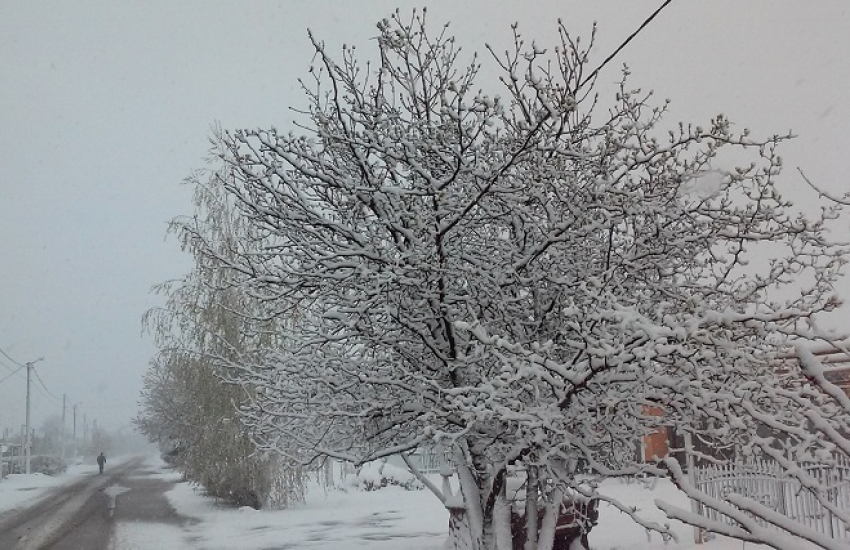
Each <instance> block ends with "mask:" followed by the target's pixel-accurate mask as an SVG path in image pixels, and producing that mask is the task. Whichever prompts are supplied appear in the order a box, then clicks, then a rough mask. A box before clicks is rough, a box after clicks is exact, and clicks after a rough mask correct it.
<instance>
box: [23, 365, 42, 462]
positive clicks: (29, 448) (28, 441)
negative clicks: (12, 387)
mask: <svg viewBox="0 0 850 550" xmlns="http://www.w3.org/2000/svg"><path fill="white" fill-rule="evenodd" d="M42 359H44V358H43V357H39V358H38V359H36V360H35V361H28V362H27V364H26V367H27V419H26V421H27V424H26V426H27V427H26V443H25V445H26V453H27V461H26V473H30V455H31V454H32V435H31V432H30V401H31V399H30V384H31V379H32V366H33V365H34V364H36V363H38V362H39V361H41V360H42Z"/></svg>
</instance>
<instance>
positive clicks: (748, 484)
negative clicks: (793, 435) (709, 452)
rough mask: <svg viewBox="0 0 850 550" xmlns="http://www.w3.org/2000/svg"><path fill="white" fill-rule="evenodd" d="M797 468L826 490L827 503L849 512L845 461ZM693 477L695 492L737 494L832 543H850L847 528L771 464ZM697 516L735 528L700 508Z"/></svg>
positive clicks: (704, 471)
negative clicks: (839, 540) (830, 464)
mask: <svg viewBox="0 0 850 550" xmlns="http://www.w3.org/2000/svg"><path fill="white" fill-rule="evenodd" d="M800 466H801V468H802V469H803V470H805V472H806V473H807V474H808V475H809V476H810V477H812V478H814V479H816V480H817V481H818V483H819V485H821V486H822V487H826V498H827V501H828V502H829V503H831V504H833V505H835V507H836V508H838V509H840V510H848V511H850V461H848V460H847V458H846V457H843V458H839V459H838V460H837V463H836V465H834V466H822V465H814V464H811V465H808V464H801V465H800ZM695 477H696V485H697V488H698V489H699V490H701V491H703V492H705V493H707V494H708V495H710V496H712V497H715V498H719V499H723V498H724V497H726V496H727V495H728V494H729V493H737V494H739V495H743V496H746V497H748V498H751V499H753V500H755V501H756V502H759V503H761V504H762V505H764V506H766V507H768V508H770V509H772V510H775V511H776V512H778V513H780V514H782V515H784V516H786V517H788V518H789V519H791V520H793V521H796V522H798V523H800V524H802V525H805V526H806V527H809V528H811V529H813V530H815V531H818V532H820V533H824V534H825V535H828V536H830V537H832V538H834V539H844V540H850V530H848V527H850V526H847V525H846V524H845V523H844V522H843V521H842V520H841V519H840V518H838V517H836V516H835V514H833V513H832V512H831V511H830V510H829V509H827V508H826V507H824V506H823V504H821V503H820V502H819V501H818V499H817V498H815V495H814V493H813V492H812V490H811V489H807V488H806V487H803V486H802V485H801V484H800V482H799V481H798V480H797V479H796V478H793V477H790V476H789V475H788V474H787V473H785V472H784V470H783V469H782V468H781V467H780V466H779V464H777V463H775V462H772V461H762V460H760V461H753V462H749V463H747V464H730V465H726V466H708V467H700V468H697V469H696V476H695ZM700 513H701V514H702V515H703V516H705V517H707V518H709V519H712V520H716V521H721V522H724V523H729V524H733V525H734V524H736V522H735V521H734V520H733V519H732V518H730V517H728V516H726V515H724V514H721V513H720V512H718V511H717V510H714V509H711V508H707V507H704V506H701V507H700ZM756 519H757V518H756Z"/></svg>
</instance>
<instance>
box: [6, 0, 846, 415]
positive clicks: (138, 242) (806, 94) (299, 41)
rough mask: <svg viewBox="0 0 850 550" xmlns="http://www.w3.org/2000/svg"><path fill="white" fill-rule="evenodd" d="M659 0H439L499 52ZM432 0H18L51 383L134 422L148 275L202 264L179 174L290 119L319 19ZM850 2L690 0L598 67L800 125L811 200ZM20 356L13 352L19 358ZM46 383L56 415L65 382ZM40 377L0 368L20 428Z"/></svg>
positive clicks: (21, 131)
mask: <svg viewBox="0 0 850 550" xmlns="http://www.w3.org/2000/svg"><path fill="white" fill-rule="evenodd" d="M660 4H661V0H653V1H646V0H639V1H638V0H629V1H628V2H626V1H616V2H615V1H598V0H597V1H593V2H591V1H584V2H579V1H567V0H557V1H545V2H522V3H520V2H515V1H498V2H494V1H483V0H479V1H467V2H436V3H431V4H430V6H429V19H430V20H431V21H432V22H433V23H435V24H442V23H443V22H445V21H451V27H450V30H451V32H452V33H453V34H455V35H456V36H457V37H458V40H459V42H460V44H461V45H462V46H463V47H464V49H465V50H466V51H470V52H471V51H472V50H477V51H479V52H481V53H484V43H485V42H489V43H490V44H492V45H494V47H495V49H497V50H500V49H503V48H505V47H509V46H510V36H511V34H510V24H511V23H512V22H514V21H517V22H519V23H520V29H521V31H522V32H523V34H524V35H525V36H526V37H527V38H529V39H531V38H535V39H537V41H538V43H539V44H542V45H554V37H555V29H556V26H555V25H556V19H557V18H558V17H560V18H562V19H563V20H564V22H565V23H566V24H567V27H568V28H569V29H571V30H572V31H573V32H575V33H578V34H585V35H586V34H587V33H588V32H589V30H590V28H591V23H592V22H593V21H594V20H596V21H598V24H599V36H598V40H597V49H596V53H597V56H598V58H599V60H601V59H602V58H604V56H605V55H607V54H608V53H609V52H611V51H612V50H613V49H614V48H615V47H616V46H617V45H618V44H619V43H620V41H621V40H623V39H624V38H625V37H626V36H627V35H628V34H629V33H631V32H632V31H633V30H634V29H635V28H637V26H638V25H639V24H640V22H641V21H643V19H644V18H645V17H646V16H647V15H648V14H649V13H651V12H652V11H653V10H654V9H655V8H656V7H658V5H660ZM416 5H419V6H421V5H422V3H421V2H418V3H413V2H384V1H380V2H377V1H370V2H327V1H311V2H256V1H252V2H237V1H229V2H224V1H191V2H190V1H184V0H180V1H147V2H121V1H114V0H103V1H78V2H61V1H57V2H42V1H32V2H13V1H12V0H0V79H2V80H0V262H2V263H1V264H0V349H3V350H5V351H6V352H8V353H9V354H10V355H11V356H12V358H13V359H15V360H17V361H21V362H24V361H29V360H34V359H37V358H39V357H44V361H42V362H40V363H38V364H37V371H38V373H39V374H40V376H41V378H42V379H43V381H44V384H45V385H46V386H47V388H48V389H49V391H50V392H51V393H52V394H53V395H55V396H57V397H59V398H61V396H62V394H63V393H66V394H67V395H68V402H69V405H70V404H73V403H77V402H81V403H82V404H81V405H80V408H79V410H80V413H81V415H82V413H83V412H84V413H85V414H86V415H87V416H88V418H89V419H92V418H96V419H97V420H98V422H99V423H100V425H101V426H105V427H108V428H118V427H121V426H126V425H128V423H129V419H130V418H131V417H132V416H133V415H134V414H135V412H136V404H137V401H138V392H139V389H140V386H141V378H142V375H143V373H144V371H145V369H146V367H147V361H148V360H149V358H150V357H151V356H152V354H153V353H154V347H153V344H152V343H151V341H150V338H149V337H145V336H143V335H142V333H141V316H142V314H143V313H144V311H145V310H146V309H148V308H151V307H154V306H156V305H158V304H161V303H162V299H161V298H159V297H157V296H154V295H152V294H150V292H149V291H150V288H151V287H152V286H153V285H154V284H156V283H159V282H162V281H165V280H167V279H172V278H177V277H179V276H181V275H182V274H183V273H185V272H186V271H187V270H188V269H189V267H190V262H189V259H188V257H187V256H186V255H184V254H182V253H181V252H180V251H179V248H178V246H177V244H176V242H175V241H174V240H173V239H166V235H165V230H166V223H167V221H168V220H169V219H171V218H173V217H175V216H177V215H181V214H188V213H191V211H192V204H191V201H190V192H189V189H188V188H187V187H185V186H181V185H180V182H181V181H182V180H183V179H184V178H185V177H187V176H188V175H189V174H190V173H191V172H192V171H193V170H194V169H197V168H201V167H203V166H204V158H205V156H206V153H207V149H208V146H209V143H208V136H209V135H210V129H211V127H212V126H213V125H214V124H216V123H219V124H221V126H222V127H224V128H239V127H255V126H270V125H275V126H277V127H278V128H282V129H283V128H287V126H288V124H289V122H290V121H291V120H292V118H293V115H292V113H290V112H289V111H288V108H289V107H290V106H299V105H303V100H302V96H301V94H300V92H299V90H298V84H297V80H296V79H297V78H298V77H300V76H306V75H307V69H308V68H309V65H310V61H311V58H312V51H311V47H310V44H309V42H308V40H307V35H306V29H307V28H308V27H309V28H311V29H313V31H314V32H315V33H316V35H317V36H319V37H320V38H322V39H324V40H325V41H326V42H327V43H328V45H329V46H330V48H331V50H332V51H337V50H338V48H339V46H341V45H342V43H348V44H352V43H353V44H357V45H358V49H359V51H360V54H361V56H367V55H368V56H371V57H372V58H374V52H375V47H374V42H372V41H370V39H371V38H373V37H374V36H375V35H376V34H377V32H376V30H375V22H377V21H378V20H379V19H381V18H383V17H385V16H386V15H388V14H390V13H391V11H392V10H393V9H394V8H395V7H396V6H399V7H401V9H402V11H403V12H408V11H409V9H410V8H411V7H412V6H416ZM847 10H848V8H847V3H846V2H844V1H842V0H832V1H826V0H819V1H818V2H799V1H793V2H792V1H774V0H771V1H768V0H748V1H747V2H741V1H738V0H725V1H718V0H714V1H712V2H699V1H696V0H677V1H674V2H673V3H672V4H671V5H670V6H669V7H668V8H666V9H665V10H664V11H663V12H662V14H661V15H660V16H659V17H658V18H657V19H656V20H655V21H654V22H653V23H652V24H651V25H650V26H649V27H648V28H647V29H646V30H645V31H644V32H643V33H641V35H639V37H638V38H637V39H636V40H635V41H634V42H633V43H632V44H630V45H629V47H628V48H627V49H626V50H625V51H624V52H622V53H621V54H620V55H619V56H618V57H617V59H616V60H615V62H614V63H612V64H611V65H609V66H608V67H607V68H606V69H605V72H603V73H602V76H601V78H600V82H601V84H602V85H603V87H606V86H607V87H609V88H610V84H611V83H613V82H615V81H617V80H618V78H619V75H620V71H619V68H620V67H621V66H622V64H623V63H627V64H628V65H629V68H630V69H631V71H632V73H633V77H632V83H633V85H639V86H641V87H643V88H646V89H650V88H651V89H654V90H655V91H656V93H657V95H658V99H659V101H661V100H663V99H664V98H670V99H672V100H673V106H672V112H671V114H670V115H669V116H668V117H667V119H666V123H667V124H669V125H670V126H671V127H672V126H673V125H674V123H675V122H677V121H678V120H679V119H682V120H686V121H693V122H696V123H700V124H707V122H708V119H709V117H711V116H712V115H715V114H717V113H720V112H722V113H724V114H726V115H727V116H729V117H730V118H731V119H732V120H733V121H734V122H736V123H737V124H738V128H744V127H749V128H751V129H753V131H754V134H755V135H757V136H765V135H771V134H775V133H783V132H786V131H788V130H793V131H794V132H795V133H796V134H798V135H799V138H798V139H796V140H795V141H794V142H793V143H790V144H787V145H786V146H785V147H783V149H782V154H783V156H784V157H785V165H786V172H785V174H784V175H783V178H782V182H783V190H785V191H786V192H788V193H790V194H791V196H793V197H799V200H800V201H802V202H807V201H811V200H812V199H813V194H812V193H811V192H810V191H809V190H808V189H807V188H806V186H805V184H804V183H803V182H802V179H801V178H800V177H799V176H798V174H797V172H796V169H795V167H796V166H801V167H802V168H803V169H804V170H805V171H806V173H807V175H808V176H809V177H810V178H811V179H813V180H814V181H816V182H818V183H819V184H820V185H822V186H823V187H825V188H827V189H830V190H832V191H834V192H836V193H839V194H841V193H844V192H846V191H847V190H850V181H848V177H847V175H846V172H847V170H846V168H845V162H844V161H845V159H846V157H847V156H848V154H850V146H848V140H847V138H846V136H845V132H846V131H847V129H850V106H848V93H850V63H848V61H847V57H848V55H850V33H848V32H847V29H850V17H848V13H847ZM483 61H484V63H485V67H486V64H487V63H489V60H488V59H487V58H486V56H485V57H484V58H483ZM485 71H486V68H485ZM604 103H605V101H603V104H604ZM842 227H844V228H845V229H846V227H847V224H846V223H844V224H843V226H842ZM842 295H844V296H845V297H850V286H848V285H846V284H845V285H844V286H843V288H842ZM842 316H843V317H844V318H846V312H845V313H844V314H843V315H842ZM832 322H833V323H834V324H835V325H836V326H840V325H841V320H840V318H839V319H837V320H834V321H832ZM7 367H11V368H15V367H14V365H12V364H11V362H9V361H8V360H6V359H5V358H4V357H2V356H0V379H2V378H3V377H5V376H6V375H7V374H8V373H9V370H8V369H7ZM34 385H35V386H38V382H37V381H35V383H34ZM33 391H34V400H33V423H34V425H35V426H36V427H39V426H40V425H41V422H43V420H44V419H45V417H46V416H47V415H49V414H58V413H61V401H60V400H57V399H55V398H53V397H51V396H50V395H48V394H47V393H46V392H45V391H43V390H41V389H38V390H36V389H34V390H33ZM24 392H25V380H24V378H23V376H22V374H21V373H19V374H18V375H16V376H12V377H11V378H9V379H7V380H5V381H2V382H0V429H2V428H4V427H8V428H11V429H20V424H21V423H22V422H23V418H24V400H23V396H24ZM69 410H70V409H69ZM69 415H70V412H69ZM69 418H70V417H69ZM80 422H81V420H80ZM69 425H70V420H69Z"/></svg>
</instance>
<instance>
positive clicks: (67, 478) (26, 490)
mask: <svg viewBox="0 0 850 550" xmlns="http://www.w3.org/2000/svg"><path fill="white" fill-rule="evenodd" d="M116 460H119V459H115V460H111V461H110V462H112V463H117V462H116ZM119 462H120V460H119ZM95 473H97V465H96V464H77V465H74V466H70V467H69V468H68V471H66V472H65V473H63V474H60V475H58V476H47V475H44V474H29V475H27V474H9V475H8V476H6V477H5V478H3V480H2V481H0V514H1V513H3V512H7V511H9V510H15V509H19V508H25V507H27V506H30V505H32V504H33V503H34V502H36V501H38V500H39V499H41V498H42V497H44V496H45V495H46V494H47V493H49V492H50V490H51V489H53V488H55V487H59V486H62V485H67V484H69V483H73V482H74V481H77V480H78V479H80V478H81V477H83V476H87V475H91V474H95Z"/></svg>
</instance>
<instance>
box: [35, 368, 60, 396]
mask: <svg viewBox="0 0 850 550" xmlns="http://www.w3.org/2000/svg"><path fill="white" fill-rule="evenodd" d="M32 371H33V372H34V373H35V377H36V378H37V379H38V381H39V383H40V384H41V387H42V388H44V391H46V392H47V393H48V395H50V397H52V398H53V399H55V400H56V401H62V400H61V399H60V398H58V397H56V396H55V395H53V393H52V392H51V391H50V390H48V389H47V386H45V385H44V381H43V380H42V379H41V375H40V374H38V371H37V370H35V368H33V369H32ZM36 387H38V386H36Z"/></svg>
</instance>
